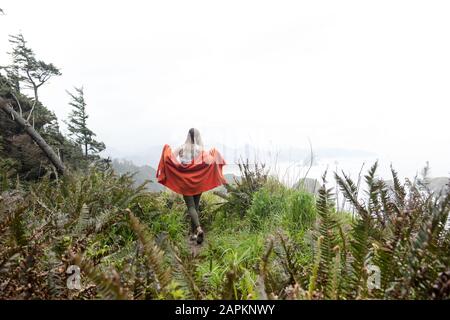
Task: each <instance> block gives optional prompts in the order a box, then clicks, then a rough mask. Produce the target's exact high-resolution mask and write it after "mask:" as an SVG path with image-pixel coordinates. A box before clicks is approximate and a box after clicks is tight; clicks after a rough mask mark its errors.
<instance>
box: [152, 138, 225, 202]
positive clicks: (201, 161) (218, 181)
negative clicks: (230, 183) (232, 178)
mask: <svg viewBox="0 0 450 320" xmlns="http://www.w3.org/2000/svg"><path fill="white" fill-rule="evenodd" d="M225 164H226V163H225V160H224V159H223V157H222V155H221V154H220V152H219V151H217V150H216V149H215V148H212V149H211V150H209V151H202V152H201V153H200V154H199V155H198V156H197V157H196V158H195V159H194V161H193V162H191V163H189V164H183V163H180V162H179V161H178V159H177V157H176V156H175V155H174V154H172V149H171V148H170V146H169V145H168V144H165V145H164V147H163V151H162V154H161V159H160V161H159V165H158V170H157V171H156V178H157V179H158V182H159V183H161V184H162V185H165V186H166V187H168V188H169V189H171V190H173V191H175V192H177V193H179V194H182V195H185V196H193V195H196V194H199V193H201V192H205V191H208V190H211V189H213V188H215V187H218V186H220V185H222V184H226V183H227V182H226V180H225V178H224V177H223V174H222V167H223V166H224V165H225Z"/></svg>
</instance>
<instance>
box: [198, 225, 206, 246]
mask: <svg viewBox="0 0 450 320" xmlns="http://www.w3.org/2000/svg"><path fill="white" fill-rule="evenodd" d="M204 236H205V233H204V232H203V230H202V227H198V228H197V244H201V243H202V242H203V238H204Z"/></svg>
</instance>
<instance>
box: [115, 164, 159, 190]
mask: <svg viewBox="0 0 450 320" xmlns="http://www.w3.org/2000/svg"><path fill="white" fill-rule="evenodd" d="M112 166H113V169H114V171H115V172H116V173H117V174H120V175H122V174H126V173H134V174H135V175H134V179H135V184H136V185H140V184H142V183H144V182H145V180H150V181H151V182H150V183H148V184H147V189H148V190H149V191H152V192H158V191H162V190H164V189H165V187H164V186H163V185H161V184H159V183H158V182H157V181H156V170H155V169H154V168H152V167H150V166H146V165H144V166H137V165H135V164H134V163H133V162H131V161H129V160H125V159H120V160H118V159H114V160H113V161H112Z"/></svg>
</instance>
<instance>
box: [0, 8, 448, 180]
mask: <svg viewBox="0 0 450 320" xmlns="http://www.w3.org/2000/svg"><path fill="white" fill-rule="evenodd" d="M0 8H2V9H3V10H4V11H5V13H6V15H5V16H0V49H1V50H0V64H5V63H7V62H8V60H7V56H6V54H5V53H6V52H7V51H8V50H9V43H8V34H15V33H18V32H20V31H21V32H22V33H23V34H24V36H25V38H26V39H27V40H28V42H29V45H30V47H32V48H33V49H34V50H35V52H36V54H37V56H38V57H39V58H41V59H43V60H45V61H47V62H53V63H54V64H55V65H57V66H58V67H60V68H61V70H62V73H63V76H61V77H59V78H55V79H53V80H52V81H51V83H50V84H48V85H47V86H46V87H45V88H43V90H42V92H41V100H43V102H44V103H45V104H46V105H47V106H49V108H50V109H52V110H54V111H55V112H56V114H57V115H58V117H59V118H60V119H64V118H66V116H67V114H68V112H69V106H68V100H69V99H68V96H67V94H66V93H65V90H66V89H71V88H72V87H73V86H81V85H83V86H84V88H85V93H86V99H87V103H88V111H89V113H90V119H89V120H90V125H91V127H92V129H93V130H94V131H95V132H96V133H97V135H98V137H99V139H101V140H103V141H104V142H105V143H106V144H107V146H108V147H109V148H110V150H112V152H113V153H114V154H117V155H126V154H136V153H139V152H145V150H146V148H148V147H150V146H154V145H161V146H162V145H163V144H164V143H169V144H179V143H181V142H182V141H183V140H184V139H185V136H186V133H187V130H188V129H189V128H190V127H193V126H195V127H198V128H199V129H200V131H201V132H202V135H203V139H204V140H205V142H206V143H207V144H221V143H224V144H227V145H230V146H234V145H236V144H244V143H251V144H257V145H259V146H263V147H264V146H266V145H269V143H270V145H277V146H281V145H286V146H293V147H299V148H308V143H307V139H308V138H310V139H311V141H312V143H313V146H314V147H317V148H348V149H361V150H366V151H370V152H373V153H375V154H377V155H378V156H379V157H380V158H381V159H385V160H386V165H388V164H389V162H391V161H392V162H393V163H394V166H395V167H396V168H398V169H399V170H400V172H402V170H403V173H405V174H410V173H411V172H413V170H415V169H418V168H420V167H421V166H422V165H424V163H425V161H427V160H429V161H430V165H431V167H432V174H433V175H435V176H438V175H441V176H442V175H448V174H449V171H450V147H449V146H450V134H449V125H448V124H449V119H450V117H449V116H450V111H449V106H450V41H449V34H450V19H449V17H450V2H449V1H430V0H427V1H412V0H407V1H393V0H390V1H380V0H379V1H361V0H358V1H279V0H277V1H262V0H257V1H243V0H239V1H211V0H209V1H132V0H130V1H99V0H95V1H92V0H91V1H82V0H78V1H50V0H48V1H43V0H40V1H21V0H8V1H1V2H0ZM219 146H220V145H219Z"/></svg>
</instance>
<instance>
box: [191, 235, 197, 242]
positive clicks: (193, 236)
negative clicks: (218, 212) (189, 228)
mask: <svg viewBox="0 0 450 320" xmlns="http://www.w3.org/2000/svg"><path fill="white" fill-rule="evenodd" d="M189 240H191V241H197V235H196V234H191V236H190V237H189Z"/></svg>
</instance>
